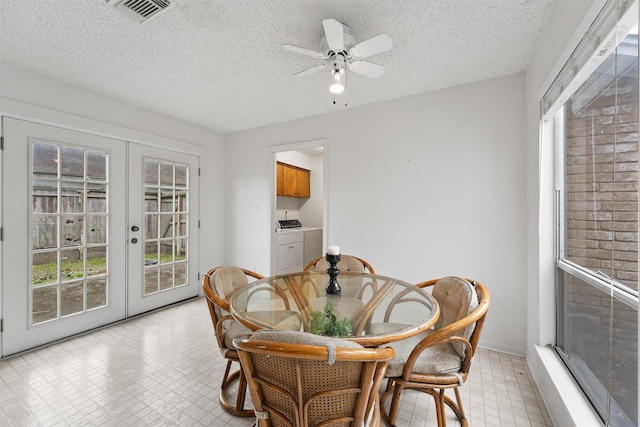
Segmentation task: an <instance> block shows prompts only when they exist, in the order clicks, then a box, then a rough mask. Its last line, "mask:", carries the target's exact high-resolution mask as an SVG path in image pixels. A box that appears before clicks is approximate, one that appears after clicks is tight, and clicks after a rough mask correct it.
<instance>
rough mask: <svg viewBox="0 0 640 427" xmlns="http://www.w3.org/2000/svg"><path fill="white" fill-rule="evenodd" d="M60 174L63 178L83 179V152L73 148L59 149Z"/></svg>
mask: <svg viewBox="0 0 640 427" xmlns="http://www.w3.org/2000/svg"><path fill="white" fill-rule="evenodd" d="M60 174H61V175H62V177H65V178H69V177H73V178H83V177H84V150H82V149H81V148H74V147H61V148H60Z"/></svg>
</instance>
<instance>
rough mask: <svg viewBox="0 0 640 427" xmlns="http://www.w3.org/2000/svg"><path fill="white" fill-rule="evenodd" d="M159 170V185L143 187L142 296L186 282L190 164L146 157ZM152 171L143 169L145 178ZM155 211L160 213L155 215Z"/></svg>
mask: <svg viewBox="0 0 640 427" xmlns="http://www.w3.org/2000/svg"><path fill="white" fill-rule="evenodd" d="M144 164H145V167H147V165H149V167H150V168H156V169H157V170H158V171H159V175H158V177H159V184H160V185H161V188H159V189H157V188H155V187H150V186H149V185H148V184H147V185H145V186H144V190H145V201H144V205H145V230H144V236H145V257H144V259H145V265H146V268H145V279H144V281H145V286H144V292H145V295H149V294H151V293H156V292H160V291H163V290H168V289H172V288H175V287H177V286H183V285H186V284H187V265H188V262H187V261H188V257H187V252H186V245H187V242H188V239H187V238H188V232H187V224H188V221H189V213H188V212H187V211H188V209H187V198H188V194H189V186H188V179H187V177H188V175H189V166H188V165H184V164H179V163H170V162H168V161H166V160H163V161H152V160H150V159H145V161H144ZM150 175H151V173H150V172H149V173H147V172H145V177H149V176H150ZM156 212H161V213H160V214H157V213H156Z"/></svg>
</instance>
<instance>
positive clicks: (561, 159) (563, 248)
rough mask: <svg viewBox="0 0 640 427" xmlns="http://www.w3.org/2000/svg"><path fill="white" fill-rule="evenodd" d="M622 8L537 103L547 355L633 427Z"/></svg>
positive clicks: (634, 291) (632, 249) (630, 68)
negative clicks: (551, 222)
mask: <svg viewBox="0 0 640 427" xmlns="http://www.w3.org/2000/svg"><path fill="white" fill-rule="evenodd" d="M630 3H631V2H623V1H621V0H611V1H609V2H607V4H606V6H605V8H604V9H603V11H602V13H601V14H600V15H599V16H598V18H597V19H596V22H594V24H593V25H592V27H591V28H590V29H589V31H588V34H587V35H586V36H585V37H584V38H583V42H581V43H580V44H579V46H578V48H577V49H576V50H575V51H574V53H573V55H572V57H571V58H570V59H569V61H568V63H567V66H565V68H564V69H563V70H562V71H561V73H560V74H559V76H558V78H557V79H556V81H555V82H554V83H553V84H552V86H551V88H550V89H549V91H548V92H547V94H546V95H545V97H544V98H543V102H542V108H543V113H545V115H546V117H549V116H553V118H554V120H553V121H551V122H552V123H554V125H555V127H556V129H555V135H556V138H555V146H556V151H557V155H556V162H557V163H556V173H557V176H556V192H557V215H558V218H557V230H556V236H557V243H558V244H557V256H556V290H557V292H556V295H557V310H556V312H557V318H556V320H557V331H556V340H557V342H556V348H557V351H558V354H559V355H560V357H561V358H562V359H563V360H564V362H565V364H566V365H567V367H568V369H569V370H570V372H571V373H572V374H573V376H574V377H575V379H576V381H577V382H578V383H579V384H580V386H581V387H582V389H583V391H584V392H585V394H586V396H587V397H588V398H589V400H590V401H591V403H592V404H593V406H594V408H595V409H596V411H597V412H598V413H599V414H600V416H601V418H602V420H603V422H605V424H607V425H612V426H636V425H638V228H639V215H638V212H639V210H638V200H639V198H638V194H639V185H638V184H639V181H638V170H639V164H640V163H639V160H640V158H639V156H640V151H639V144H638V135H639V134H638V122H639V118H638V106H639V102H638V90H639V88H638V31H637V16H638V11H637V4H636V3H631V4H630ZM594 41H595V43H594ZM545 123H548V122H545Z"/></svg>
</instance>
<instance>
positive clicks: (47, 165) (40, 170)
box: [31, 142, 58, 178]
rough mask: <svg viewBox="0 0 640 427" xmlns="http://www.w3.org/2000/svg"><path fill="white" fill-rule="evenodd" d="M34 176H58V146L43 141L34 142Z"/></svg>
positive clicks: (32, 157) (32, 163)
mask: <svg viewBox="0 0 640 427" xmlns="http://www.w3.org/2000/svg"><path fill="white" fill-rule="evenodd" d="M31 165H32V166H31V168H32V171H33V176H37V177H44V176H47V177H53V178H57V177H58V146H56V145H53V144H45V143H41V142H34V143H33V150H32V156H31Z"/></svg>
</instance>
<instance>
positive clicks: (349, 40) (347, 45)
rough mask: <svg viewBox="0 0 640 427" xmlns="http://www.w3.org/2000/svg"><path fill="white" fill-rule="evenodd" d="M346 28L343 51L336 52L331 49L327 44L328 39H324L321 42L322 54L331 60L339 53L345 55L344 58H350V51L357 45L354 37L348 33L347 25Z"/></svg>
mask: <svg viewBox="0 0 640 427" xmlns="http://www.w3.org/2000/svg"><path fill="white" fill-rule="evenodd" d="M344 28H345V32H344V34H343V39H344V43H343V44H342V50H341V51H339V52H336V51H334V50H333V49H331V48H330V47H329V45H328V44H327V38H326V37H323V38H322V40H321V41H320V45H321V46H322V50H321V52H322V53H324V54H325V56H328V57H329V58H331V57H332V56H333V55H335V54H338V53H340V54H343V55H344V56H349V50H351V48H352V47H353V46H355V45H356V39H354V38H353V36H352V35H351V34H349V33H348V32H347V31H348V28H347V26H346V25H344Z"/></svg>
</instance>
